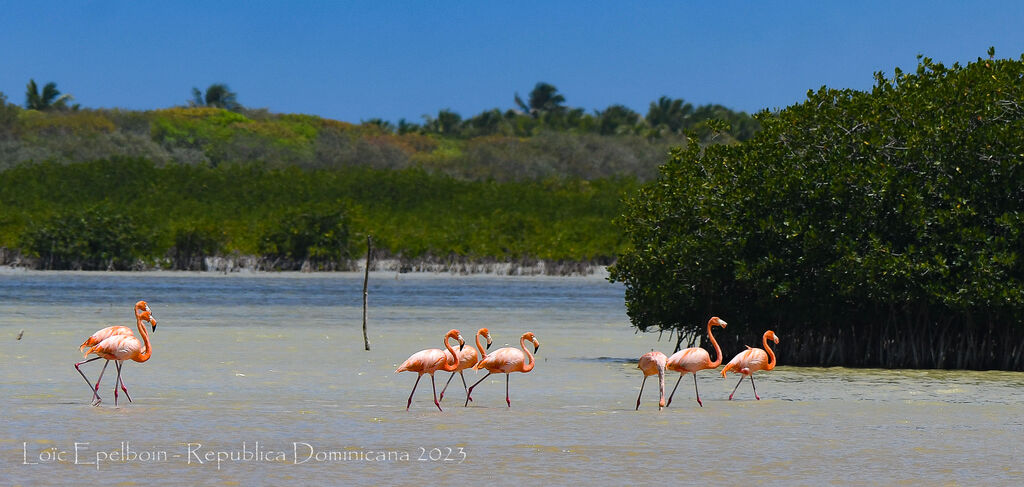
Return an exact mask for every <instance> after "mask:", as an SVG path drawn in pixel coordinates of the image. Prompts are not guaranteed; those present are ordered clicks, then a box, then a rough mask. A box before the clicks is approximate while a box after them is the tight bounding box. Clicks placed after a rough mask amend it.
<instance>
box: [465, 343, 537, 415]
mask: <svg viewBox="0 0 1024 487" xmlns="http://www.w3.org/2000/svg"><path fill="white" fill-rule="evenodd" d="M527 340H529V341H531V342H533V353H537V350H540V342H539V341H537V337H535V336H534V335H533V332H532V331H528V332H526V333H523V336H521V337H519V346H520V347H522V350H520V349H518V348H513V347H504V348H499V349H497V350H495V351H493V352H491V353H489V354H487V356H486V357H484V358H483V360H481V361H480V362H478V363H477V364H476V366H474V367H473V368H474V369H476V370H480V369H487V375H485V376H483V377H482V378H481V379H480V380H478V381H476V384H473V385H472V386H470V387H469V389H468V390H466V404H465V405H466V406H469V401H472V400H473V398H472V395H473V388H474V387H476V386H477V385H479V384H480V383H481V382H483V381H484V379H486V378H488V377H490V376H491V374H493V373H496V372H497V373H502V374H505V403H507V404H508V407H512V399H510V398H509V395H508V382H509V374H511V373H512V372H522V373H526V372H529V371H531V370H533V366H534V365H536V364H537V360H536V359H534V357H533V354H532V353H530V351H529V350H527V349H526V341H527Z"/></svg>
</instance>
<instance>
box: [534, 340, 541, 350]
mask: <svg viewBox="0 0 1024 487" xmlns="http://www.w3.org/2000/svg"><path fill="white" fill-rule="evenodd" d="M537 350H540V342H536V341H535V342H533V353H537Z"/></svg>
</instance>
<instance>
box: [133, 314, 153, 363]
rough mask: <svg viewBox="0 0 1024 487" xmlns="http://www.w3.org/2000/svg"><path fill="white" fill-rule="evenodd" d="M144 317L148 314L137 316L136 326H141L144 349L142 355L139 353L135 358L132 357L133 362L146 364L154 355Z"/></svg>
mask: <svg viewBox="0 0 1024 487" xmlns="http://www.w3.org/2000/svg"><path fill="white" fill-rule="evenodd" d="M143 316H146V314H145V313H144V314H141V315H138V316H136V321H137V323H136V324H138V325H139V334H140V335H142V345H143V348H144V350H143V351H142V353H139V354H138V355H136V356H135V357H132V360H134V361H136V362H145V361H147V360H149V357H150V356H152V355H153V345H152V344H150V343H149V332H148V331H146V325H144V324H143V323H142V318H143Z"/></svg>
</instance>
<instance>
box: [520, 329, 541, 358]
mask: <svg viewBox="0 0 1024 487" xmlns="http://www.w3.org/2000/svg"><path fill="white" fill-rule="evenodd" d="M522 339H523V340H529V341H531V342H533V353H537V350H540V342H538V341H537V337H535V336H533V332H532V331H528V332H526V333H523V336H522Z"/></svg>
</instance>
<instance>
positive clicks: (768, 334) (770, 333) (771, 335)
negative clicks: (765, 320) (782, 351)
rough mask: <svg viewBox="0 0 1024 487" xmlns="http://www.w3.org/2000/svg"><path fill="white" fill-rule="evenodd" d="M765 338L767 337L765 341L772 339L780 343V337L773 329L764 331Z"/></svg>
mask: <svg viewBox="0 0 1024 487" xmlns="http://www.w3.org/2000/svg"><path fill="white" fill-rule="evenodd" d="M764 339H765V341H768V340H771V341H773V342H775V343H776V344H778V343H779V337H777V336H775V332H774V331H771V330H768V331H766V332H764Z"/></svg>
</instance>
